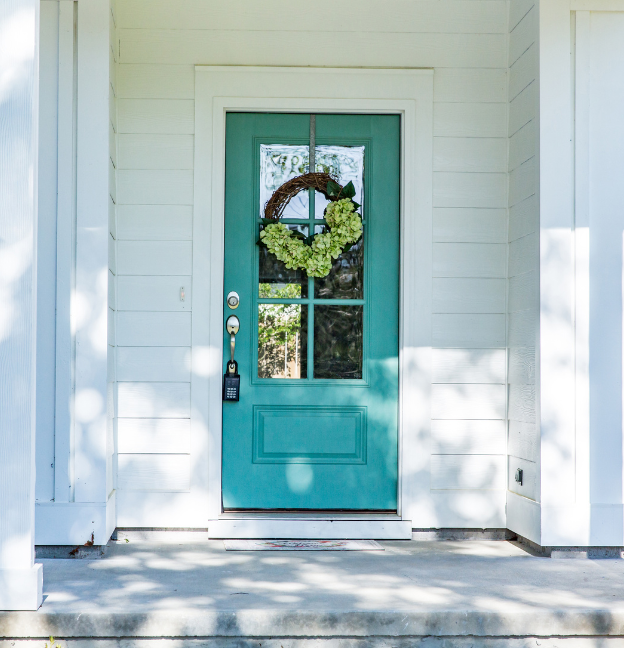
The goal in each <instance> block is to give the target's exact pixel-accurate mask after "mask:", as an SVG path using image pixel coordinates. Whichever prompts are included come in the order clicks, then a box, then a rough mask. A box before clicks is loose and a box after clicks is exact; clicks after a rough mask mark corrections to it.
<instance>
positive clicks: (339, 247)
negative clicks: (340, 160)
mask: <svg viewBox="0 0 624 648" xmlns="http://www.w3.org/2000/svg"><path fill="white" fill-rule="evenodd" d="M307 189H315V190H317V191H320V192H321V193H323V194H324V195H325V197H326V198H328V199H329V200H330V201H331V202H330V203H329V205H328V206H327V207H326V208H325V222H326V224H327V227H326V228H325V231H324V232H323V233H321V234H316V235H314V236H309V237H307V238H306V237H305V236H304V235H303V234H301V233H300V232H296V231H293V230H290V229H288V227H287V226H286V225H284V223H280V222H279V218H280V216H281V215H282V214H283V212H284V209H285V208H286V205H287V204H288V203H289V202H290V200H291V198H293V197H294V196H296V195H297V194H298V193H299V192H300V191H304V190H307ZM353 196H355V187H354V186H353V183H352V182H349V183H348V184H346V185H345V186H344V187H341V186H340V185H339V184H338V183H337V182H336V181H335V180H334V179H333V178H332V177H331V176H330V175H329V174H327V173H306V174H304V175H302V176H297V177H296V178H292V179H291V180H289V181H288V182H285V183H284V184H283V185H282V186H281V187H279V188H278V189H277V190H276V191H275V193H274V194H273V196H271V198H270V199H269V201H268V202H267V204H266V206H265V212H264V214H265V218H264V219H263V220H262V227H263V229H262V230H261V232H260V240H259V241H258V243H260V244H263V245H266V247H267V248H268V250H269V252H271V253H272V254H274V255H275V256H276V257H277V259H279V260H280V261H282V262H283V263H284V265H285V266H286V267H287V268H289V269H299V268H301V269H303V270H305V271H306V272H307V274H308V275H309V276H310V277H326V276H327V275H328V274H329V272H330V270H331V267H332V261H333V260H334V259H337V258H338V257H339V256H340V255H341V254H342V252H344V251H345V250H348V249H349V248H350V247H351V246H352V245H353V244H354V243H356V242H357V241H359V239H360V237H361V236H362V219H361V217H360V215H359V214H358V213H357V209H358V208H359V207H360V205H358V203H356V202H354V201H353Z"/></svg>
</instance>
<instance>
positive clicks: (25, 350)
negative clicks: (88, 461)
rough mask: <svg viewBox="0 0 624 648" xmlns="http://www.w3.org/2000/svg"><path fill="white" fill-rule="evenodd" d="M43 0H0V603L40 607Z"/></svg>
mask: <svg viewBox="0 0 624 648" xmlns="http://www.w3.org/2000/svg"><path fill="white" fill-rule="evenodd" d="M38 55H39V0H3V2H1V3H0V124H1V125H2V126H1V128H0V610H36V609H37V608H38V607H39V606H40V605H41V601H42V591H43V571H42V567H41V565H35V564H34V534H35V360H36V357H35V356H36V354H35V350H36V320H37V309H36V294H37V283H36V277H37V263H36V258H37V241H36V232H37V146H38V113H39V110H38V92H39V90H38V89H39V65H38Z"/></svg>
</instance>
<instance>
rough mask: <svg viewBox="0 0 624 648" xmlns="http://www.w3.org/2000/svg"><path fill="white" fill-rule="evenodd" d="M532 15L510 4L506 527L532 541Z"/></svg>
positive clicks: (515, 0)
mask: <svg viewBox="0 0 624 648" xmlns="http://www.w3.org/2000/svg"><path fill="white" fill-rule="evenodd" d="M538 11H539V7H538V5H537V3H536V2H534V1H533V0H511V2H510V10H509V121H508V133H509V166H508V168H509V259H508V278H509V279H508V298H507V310H508V313H509V315H508V345H509V350H508V380H509V387H508V389H509V404H508V417H509V423H508V426H509V427H508V445H507V452H508V470H507V485H508V489H509V493H508V494H507V527H508V528H509V529H511V530H512V531H515V532H516V533H519V534H521V535H523V536H525V537H527V538H529V539H531V540H533V541H539V507H538V504H537V502H539V501H540V435H539V429H540V428H539V420H538V417H539V408H538V401H537V395H538V372H537V367H538V354H539V345H538V342H537V323H538V312H539V301H538V294H539V241H538V234H537V232H538V228H539V197H538V182H537V180H538V170H539V157H538V151H539V140H538V136H539V121H538V92H539V88H538V86H539V79H538V54H539V52H538V47H539V43H538V37H537V27H538ZM518 469H520V470H522V483H519V482H518V481H516V473H517V471H518Z"/></svg>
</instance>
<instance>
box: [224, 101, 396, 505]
mask: <svg viewBox="0 0 624 648" xmlns="http://www.w3.org/2000/svg"><path fill="white" fill-rule="evenodd" d="M315 121H316V147H315V158H316V160H315V162H316V164H315V169H316V170H317V171H323V170H324V171H329V172H330V173H332V174H334V175H336V176H337V177H338V179H339V182H340V183H341V184H343V185H344V184H346V183H347V182H349V181H350V180H351V181H352V182H353V183H354V185H355V187H356V190H357V192H358V193H357V195H356V198H355V199H356V200H357V202H360V203H361V204H362V208H361V210H360V213H361V214H362V215H363V230H364V233H363V236H362V239H361V240H360V241H358V243H357V244H356V245H354V246H353V247H352V248H351V249H350V250H348V251H345V252H343V254H342V255H341V256H340V257H339V258H338V259H336V261H335V263H334V265H333V267H332V270H331V272H330V274H329V275H328V276H327V277H325V278H322V279H313V278H310V277H307V275H306V273H305V272H304V271H301V270H289V269H287V268H286V267H285V266H284V264H283V263H281V262H279V261H277V260H276V259H275V257H274V256H273V255H270V254H269V253H268V251H267V250H266V248H265V247H261V246H258V245H257V240H258V238H259V227H260V219H261V217H262V208H263V206H264V203H265V202H266V200H268V198H269V197H270V196H271V194H272V193H273V191H274V190H275V189H276V188H277V187H278V186H280V185H281V184H283V182H285V181H286V180H288V179H290V178H291V177H295V176H297V175H300V174H302V173H306V172H307V171H308V169H309V144H310V142H309V134H310V116H309V115H291V114H259V113H230V114H228V116H227V124H226V127H227V134H226V203H225V277H224V294H225V295H227V293H228V292H229V291H232V290H234V291H236V292H238V293H239V295H240V305H239V307H238V309H237V310H236V311H230V310H229V308H228V307H227V305H225V306H224V310H225V316H226V317H227V316H228V315H230V314H232V313H233V312H235V314H236V315H237V316H238V317H239V319H240V331H239V333H238V334H237V336H236V360H237V361H238V366H239V373H240V376H241V388H240V401H239V402H225V403H224V404H223V484H222V486H223V506H224V509H226V510H242V509H254V510H267V509H282V510H283V509H297V510H302V509H305V510H390V511H391V510H396V505H397V504H396V502H397V411H398V303H399V301H398V299H399V282H398V280H399V172H400V169H399V158H400V151H399V142H400V118H399V117H398V116H396V115H317V116H316V117H315ZM326 204H327V202H326V200H325V198H324V197H323V196H322V195H320V194H313V193H312V194H308V193H301V194H299V195H298V196H297V197H296V198H295V199H293V200H292V201H291V203H290V204H289V206H288V208H287V209H286V210H285V212H284V214H283V216H282V222H284V223H286V224H287V225H289V227H292V228H293V229H298V230H299V231H302V232H304V233H305V234H306V235H307V234H308V233H309V232H311V231H312V229H313V230H314V232H315V233H318V232H319V231H322V228H323V226H324V221H323V210H324V208H325V206H326ZM229 343H230V340H229V336H228V335H227V334H226V333H225V327H224V356H225V358H224V371H225V361H226V360H227V358H229Z"/></svg>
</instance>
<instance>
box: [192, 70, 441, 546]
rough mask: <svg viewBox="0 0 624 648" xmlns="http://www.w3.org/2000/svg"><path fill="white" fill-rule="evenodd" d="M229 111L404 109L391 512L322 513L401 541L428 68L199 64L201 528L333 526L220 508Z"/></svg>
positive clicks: (361, 533)
mask: <svg viewBox="0 0 624 648" xmlns="http://www.w3.org/2000/svg"><path fill="white" fill-rule="evenodd" d="M231 111H248V112H252V111H258V112H313V113H314V112H316V113H320V112H332V113H340V112H345V113H394V114H400V115H401V118H402V119H401V121H402V132H401V137H402V142H401V143H402V151H401V301H400V319H399V327H400V330H399V487H398V488H399V492H398V513H399V515H398V518H397V517H394V518H393V519H389V520H387V521H381V520H379V519H378V516H377V520H374V519H365V517H364V516H363V517H362V518H360V519H353V518H351V519H349V520H345V519H344V518H342V519H341V518H340V516H331V515H328V516H327V517H325V518H323V519H324V520H326V521H327V520H336V521H338V520H340V527H341V528H340V534H341V537H347V536H349V537H400V538H404V537H406V530H408V529H411V520H412V519H415V518H416V517H417V512H418V511H419V510H422V508H423V507H427V504H428V502H429V499H430V496H429V484H430V467H429V463H430V451H429V446H430V442H429V440H430V425H431V424H430V419H431V415H430V414H431V412H430V400H431V399H430V395H431V285H432V281H431V273H432V259H431V255H432V245H431V240H432V147H433V71H432V70H421V69H351V68H263V67H225V66H220V67H212V66H196V67H195V175H194V189H195V199H194V200H195V210H194V222H193V278H194V281H193V284H194V285H193V308H192V377H191V421H192V429H193V434H192V438H193V442H194V445H195V446H196V448H197V450H198V454H197V460H196V461H195V462H194V463H195V466H194V472H205V470H206V468H207V471H208V479H207V483H206V482H204V483H206V486H207V488H208V519H209V522H208V526H209V533H210V535H219V536H221V537H223V534H224V533H227V534H229V535H230V537H234V536H237V537H248V538H253V537H271V536H273V537H275V534H280V535H287V536H288V537H305V536H306V535H310V534H311V535H313V536H314V537H323V536H324V535H326V534H328V533H329V531H328V529H329V527H331V525H329V526H328V525H324V524H319V522H322V519H321V520H319V518H318V516H316V517H315V518H314V521H312V519H305V518H302V517H301V518H300V517H288V518H284V519H283V520H282V521H280V520H277V519H276V517H275V516H271V517H267V516H263V515H251V514H250V515H249V516H245V518H244V519H246V520H247V522H246V523H243V522H244V519H241V518H240V517H239V518H237V519H236V520H232V518H231V517H228V516H227V515H224V514H223V511H222V506H221V432H222V409H221V407H222V406H221V380H222V376H221V371H222V369H221V367H222V353H223V349H222V339H223V338H222V335H223V334H222V327H223V259H224V250H223V230H224V202H225V116H226V113H227V112H231ZM204 461H205V462H206V463H207V465H206V463H204ZM200 479H201V477H199V475H198V480H200ZM202 481H203V480H202ZM276 522H279V524H276ZM389 529H392V530H389ZM328 537H329V536H328ZM332 537H333V536H332Z"/></svg>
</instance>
